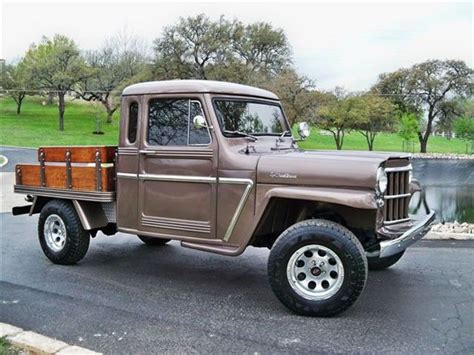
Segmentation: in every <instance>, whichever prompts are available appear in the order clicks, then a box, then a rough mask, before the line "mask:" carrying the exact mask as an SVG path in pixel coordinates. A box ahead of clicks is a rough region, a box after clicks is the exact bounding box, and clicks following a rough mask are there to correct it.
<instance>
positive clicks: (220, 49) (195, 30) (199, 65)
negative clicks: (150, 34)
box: [154, 14, 233, 79]
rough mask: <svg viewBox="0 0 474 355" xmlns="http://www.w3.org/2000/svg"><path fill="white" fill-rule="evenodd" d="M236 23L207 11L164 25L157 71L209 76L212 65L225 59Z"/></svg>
mask: <svg viewBox="0 0 474 355" xmlns="http://www.w3.org/2000/svg"><path fill="white" fill-rule="evenodd" d="M232 31H233V24H232V23H231V22H229V21H227V20H225V19H224V17H223V16H222V17H220V19H219V20H218V21H215V22H213V21H211V20H210V19H209V18H208V17H207V16H205V15H204V14H200V15H198V16H196V17H188V18H180V19H179V21H178V23H177V24H176V25H172V26H168V27H166V28H165V29H164V31H163V34H162V36H161V37H160V38H158V39H156V40H155V42H154V45H155V63H154V67H155V75H156V76H158V77H159V78H164V79H208V69H209V67H210V66H212V65H216V64H217V63H220V62H223V61H225V59H226V57H227V55H228V54H229V47H230V43H231V37H232V33H231V32H232Z"/></svg>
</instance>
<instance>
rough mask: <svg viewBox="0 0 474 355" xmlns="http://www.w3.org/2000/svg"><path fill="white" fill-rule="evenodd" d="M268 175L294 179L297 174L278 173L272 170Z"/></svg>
mask: <svg viewBox="0 0 474 355" xmlns="http://www.w3.org/2000/svg"><path fill="white" fill-rule="evenodd" d="M270 177H271V178H273V179H296V178H298V176H297V175H294V174H290V173H279V172H274V171H272V172H271V173H270Z"/></svg>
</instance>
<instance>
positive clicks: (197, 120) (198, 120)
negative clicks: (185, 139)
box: [193, 115, 208, 129]
mask: <svg viewBox="0 0 474 355" xmlns="http://www.w3.org/2000/svg"><path fill="white" fill-rule="evenodd" d="M193 125H194V128H196V129H201V128H208V127H207V122H206V119H205V118H204V117H203V116H201V115H197V116H194V118H193Z"/></svg>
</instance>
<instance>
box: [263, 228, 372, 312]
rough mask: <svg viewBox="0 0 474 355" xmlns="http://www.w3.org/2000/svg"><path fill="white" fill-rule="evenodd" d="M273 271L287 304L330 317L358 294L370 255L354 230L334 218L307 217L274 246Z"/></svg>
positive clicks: (270, 262)
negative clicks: (334, 220) (330, 219)
mask: <svg viewBox="0 0 474 355" xmlns="http://www.w3.org/2000/svg"><path fill="white" fill-rule="evenodd" d="M268 276H269V280H270V285H271V287H272V289H273V292H274V293H275V295H276V296H277V297H278V299H279V300H280V301H281V302H282V303H283V304H284V305H285V306H286V307H287V308H289V309H290V310H292V311H293V312H295V313H298V314H301V315H306V316H321V317H328V316H333V315H335V314H337V313H340V312H342V311H344V310H346V309H347V308H348V307H350V306H351V305H352V304H353V303H354V302H355V301H356V300H357V299H358V297H359V296H360V294H361V293H362V291H363V289H364V286H365V283H366V280H367V259H366V257H365V252H364V249H363V248H362V245H361V244H360V242H359V240H358V239H357V238H356V237H355V235H354V234H353V233H352V232H350V231H349V230H348V229H346V228H344V227H343V226H341V225H339V224H337V223H335V222H332V221H327V220H321V219H313V220H307V221H302V222H299V223H297V224H295V225H293V226H291V227H290V228H288V229H287V230H286V231H284V232H283V233H282V234H281V235H280V237H278V239H277V240H276V242H275V244H274V245H273V247H272V249H271V251H270V257H269V259H268Z"/></svg>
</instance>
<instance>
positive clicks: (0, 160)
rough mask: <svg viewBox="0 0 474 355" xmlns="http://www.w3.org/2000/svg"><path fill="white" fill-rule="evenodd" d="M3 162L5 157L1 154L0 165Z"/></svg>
mask: <svg viewBox="0 0 474 355" xmlns="http://www.w3.org/2000/svg"><path fill="white" fill-rule="evenodd" d="M3 163H5V157H3V156H2V155H0V166H2V165H3Z"/></svg>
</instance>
